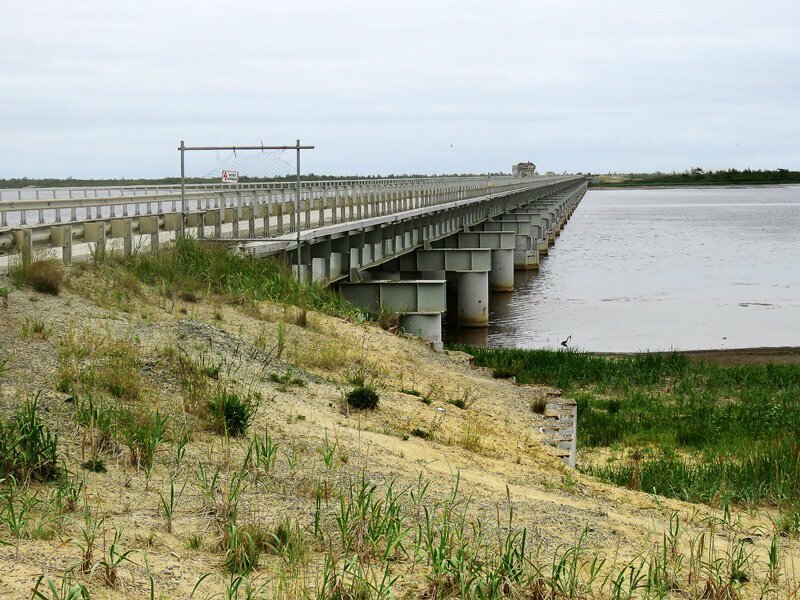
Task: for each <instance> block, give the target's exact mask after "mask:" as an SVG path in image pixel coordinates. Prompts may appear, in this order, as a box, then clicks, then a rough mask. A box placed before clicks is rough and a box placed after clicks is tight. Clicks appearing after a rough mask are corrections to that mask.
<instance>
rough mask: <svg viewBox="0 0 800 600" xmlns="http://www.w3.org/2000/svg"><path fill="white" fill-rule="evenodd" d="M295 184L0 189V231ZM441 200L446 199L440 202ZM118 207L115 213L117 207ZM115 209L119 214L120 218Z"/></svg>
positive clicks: (257, 198)
mask: <svg viewBox="0 0 800 600" xmlns="http://www.w3.org/2000/svg"><path fill="white" fill-rule="evenodd" d="M548 179H552V178H548V177H544V176H537V177H529V178H525V179H523V180H521V179H519V178H512V177H494V178H487V177H484V176H472V177H430V178H428V177H424V178H401V179H359V180H333V181H304V182H301V192H300V193H301V200H307V199H320V198H331V197H333V196H335V195H337V194H340V195H348V196H352V197H364V196H366V195H368V194H377V195H383V194H389V193H401V194H402V193H404V192H414V193H418V194H421V193H424V192H428V191H436V192H439V193H440V194H449V193H450V192H454V191H457V190H461V191H462V192H466V191H467V190H473V189H478V188H480V187H483V188H487V189H489V188H491V187H493V188H494V189H495V190H497V191H502V190H506V189H509V186H513V185H517V186H521V185H528V184H530V182H531V181H538V180H548ZM295 186H296V184H295V182H272V181H265V182H255V183H243V184H224V183H212V184H189V185H187V186H186V197H187V201H186V205H185V206H180V204H181V202H180V200H181V198H180V191H181V190H180V185H157V186H113V187H108V186H102V187H57V188H18V189H5V190H0V228H7V227H18V226H27V225H45V224H49V223H65V222H81V221H85V220H90V219H99V218H115V217H118V216H122V217H124V216H129V215H132V216H135V215H139V214H156V213H164V212H177V211H179V210H180V211H181V212H187V211H191V210H201V209H208V208H221V207H231V206H253V205H255V204H259V203H264V202H266V201H269V200H272V201H274V202H276V201H282V202H293V201H294V196H295V194H296V190H295ZM443 201H444V200H443ZM117 207H119V209H118V208H117ZM118 210H121V211H122V212H121V213H119V212H118Z"/></svg>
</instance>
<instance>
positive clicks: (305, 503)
mask: <svg viewBox="0 0 800 600" xmlns="http://www.w3.org/2000/svg"><path fill="white" fill-rule="evenodd" d="M2 285H8V283H7V282H5V281H3V280H2V279H0V286H2ZM115 285H116V284H115V283H114V281H113V280H109V279H108V278H106V279H104V278H103V277H98V276H96V275H94V274H92V273H91V272H81V271H77V270H76V271H74V272H73V273H72V275H71V284H70V287H69V289H67V290H64V291H62V293H61V295H60V296H58V297H51V296H43V295H39V294H35V293H33V292H31V291H30V290H14V291H13V292H12V293H11V295H10V298H9V305H8V307H6V308H3V307H2V305H0V352H2V351H8V352H10V354H11V361H10V368H9V370H8V371H7V372H6V373H5V374H2V375H0V411H2V413H3V414H4V415H11V414H13V412H14V410H15V407H16V406H18V405H19V404H20V403H21V402H23V401H24V399H25V397H30V396H31V395H35V394H36V393H41V397H40V404H41V406H42V408H43V410H44V411H45V412H44V415H45V418H46V420H47V422H48V423H49V425H50V426H51V427H53V428H54V429H55V430H57V431H58V432H59V433H60V434H61V445H62V448H63V450H64V452H65V453H66V454H67V456H68V459H67V460H68V466H69V468H70V470H73V471H79V472H83V473H86V472H85V471H82V470H81V469H80V467H79V466H78V465H79V463H80V458H81V447H82V437H81V436H82V429H81V428H80V427H79V426H78V425H77V424H76V423H75V421H74V418H73V412H74V408H73V405H72V403H70V402H67V401H66V400H67V399H68V395H66V394H62V393H60V392H57V391H55V383H56V371H57V368H58V362H59V358H58V351H59V344H60V343H61V342H62V341H63V340H64V339H66V337H67V336H68V335H70V334H73V335H75V336H78V337H79V338H80V339H83V340H103V339H127V340H129V341H131V343H133V344H135V345H137V346H139V347H140V352H141V356H142V380H143V385H144V390H145V393H144V397H143V399H140V400H139V402H142V403H146V404H148V405H152V406H158V407H160V408H161V410H163V411H165V412H166V413H167V414H170V415H171V417H172V419H173V427H174V428H175V429H178V428H180V427H181V426H184V427H186V428H188V429H190V430H192V431H193V437H192V440H191V442H190V443H189V444H188V446H187V448H188V450H187V456H186V458H185V459H184V460H183V463H182V465H181V466H180V467H179V468H177V469H176V468H175V466H174V463H173V450H172V448H171V447H170V445H169V444H164V445H163V447H162V449H161V450H160V452H159V453H158V455H157V459H156V468H155V470H154V473H153V476H152V479H151V480H150V481H149V482H148V481H147V478H146V476H145V474H144V473H143V472H141V471H139V472H137V471H136V470H135V469H134V468H133V467H131V466H130V465H129V464H128V461H127V460H126V455H125V453H124V452H122V451H120V452H118V453H110V454H107V455H106V457H105V460H106V463H107V466H108V467H109V470H108V472H107V473H103V474H94V473H87V475H86V476H87V487H86V490H87V498H88V502H89V504H90V505H91V506H92V507H94V508H97V509H98V510H99V511H100V512H101V513H103V514H105V515H106V521H105V529H106V530H107V533H106V544H108V543H110V535H111V534H110V530H111V527H112V526H119V525H120V524H124V525H125V529H124V536H123V541H124V548H125V549H133V550H134V552H133V554H132V555H131V557H132V559H133V563H126V564H124V566H123V567H122V568H121V575H122V587H120V588H119V589H116V590H114V589H110V588H108V587H107V586H104V585H103V583H102V581H101V578H100V576H99V574H95V575H94V576H93V577H92V579H91V580H90V581H89V586H90V588H91V589H92V593H93V596H92V597H101V598H102V597H109V598H111V597H118V598H123V597H125V598H132V597H143V598H144V597H148V596H147V594H148V591H149V588H148V579H147V576H146V570H145V564H149V565H150V572H151V573H152V575H153V577H154V580H155V589H156V596H157V595H158V594H159V593H163V594H164V595H165V597H169V598H182V597H187V596H188V594H189V592H190V591H191V589H192V587H193V586H194V584H195V582H196V581H197V580H198V579H199V578H200V577H201V576H202V575H203V574H205V573H213V574H214V575H213V577H211V578H209V579H208V580H207V581H206V582H205V583H204V586H203V590H204V593H205V591H209V592H210V591H212V590H214V589H217V590H219V589H221V583H220V581H221V579H222V577H221V569H220V561H221V554H220V552H219V550H218V534H217V533H216V532H215V529H214V527H213V525H212V524H211V523H210V521H209V519H208V518H207V517H206V516H204V515H203V513H202V511H201V510H200V498H199V494H198V492H197V490H196V487H195V486H194V484H193V475H192V472H193V470H194V468H195V467H196V465H197V464H199V463H203V464H206V465H219V466H221V467H222V468H223V470H224V469H225V468H230V466H231V465H233V464H238V463H240V462H241V459H242V456H243V454H244V450H243V448H242V447H241V444H240V443H239V442H236V441H233V442H231V443H230V444H229V445H226V443H225V441H224V440H223V439H222V438H221V437H220V436H218V435H215V434H213V433H211V432H208V431H205V430H204V429H203V428H202V427H200V426H199V424H198V423H197V422H196V420H194V419H193V418H192V417H189V416H187V415H186V414H185V413H184V412H183V411H182V410H181V398H180V395H181V389H180V385H179V382H178V378H177V376H176V375H175V373H174V371H171V370H170V369H169V368H168V367H167V366H165V360H164V359H163V351H164V348H165V347H168V346H172V347H178V348H180V349H182V351H185V352H186V353H188V354H190V355H193V356H195V357H205V358H208V359H213V360H219V359H220V357H224V363H223V369H222V370H223V372H224V373H225V374H226V376H227V377H228V378H229V379H230V381H231V382H233V383H235V384H236V385H238V386H241V387H242V388H248V389H256V390H258V391H259V392H260V394H261V396H262V398H263V401H262V402H261V404H260V406H259V409H258V411H257V416H256V420H255V423H254V425H253V426H252V431H260V430H263V428H264V427H265V426H268V427H269V428H270V430H271V431H273V432H274V434H275V436H276V438H277V439H278V440H279V443H280V445H281V450H280V453H279V459H278V463H277V465H278V466H277V471H276V473H275V474H274V475H273V476H271V477H270V478H269V481H268V482H266V483H264V484H263V485H260V486H259V487H258V488H257V489H252V490H251V492H250V493H248V494H247V495H246V497H245V500H244V505H245V507H246V514H247V516H248V518H249V519H251V520H253V521H258V522H264V523H275V522H277V521H278V520H280V519H282V518H283V517H284V516H287V515H290V516H292V517H297V518H299V519H300V520H301V521H302V522H304V523H306V524H308V523H309V522H310V519H311V514H312V511H313V506H314V493H313V490H314V488H315V486H316V485H317V483H318V482H319V481H321V480H323V479H327V478H330V479H331V482H330V485H331V487H334V485H335V481H342V480H344V479H345V478H346V477H347V476H348V475H351V474H357V473H358V472H359V470H360V469H364V470H365V472H366V473H367V474H368V476H369V478H370V480H372V481H373V482H375V483H377V484H378V485H379V487H384V486H385V485H387V484H388V482H389V481H395V485H396V486H398V487H401V488H402V487H404V486H413V485H415V484H416V482H417V480H418V477H419V475H420V473H422V475H423V477H424V478H427V479H429V480H430V481H431V488H430V495H431V497H432V498H436V497H444V496H445V495H446V494H447V493H448V491H449V490H450V488H451V486H452V485H453V482H454V479H455V475H456V473H458V474H460V481H461V489H462V490H463V492H464V494H465V496H471V498H472V508H471V510H472V511H473V512H474V514H475V517H476V518H477V519H480V520H481V521H482V522H483V523H486V524H487V527H491V526H492V524H493V523H494V522H495V521H496V514H497V511H498V507H499V508H500V509H502V510H503V511H505V509H506V507H507V494H508V495H509V496H510V499H511V501H512V503H513V505H514V511H515V523H516V525H518V526H520V527H522V526H524V527H527V528H528V531H529V535H530V536H531V540H532V544H533V545H534V546H536V545H541V552H542V555H543V556H545V557H549V556H551V555H552V554H553V553H554V552H555V551H556V550H557V549H558V548H559V547H562V546H564V545H570V544H573V543H574V542H575V540H576V539H577V537H578V536H579V535H580V533H581V532H582V531H583V530H584V528H587V531H588V533H587V541H586V543H587V545H588V546H589V547H590V548H592V549H597V550H600V551H601V552H602V553H604V554H605V555H606V556H607V557H608V559H609V562H611V561H612V560H614V559H615V557H616V560H617V561H619V562H622V561H624V560H627V559H630V558H633V557H634V556H637V555H640V554H641V553H643V552H646V551H647V550H648V548H649V547H650V546H651V545H652V544H654V543H657V542H659V541H660V539H661V533H662V531H663V530H664V528H665V526H666V524H667V523H668V520H669V515H670V513H671V512H672V511H678V512H679V514H680V515H681V519H682V521H683V522H684V523H685V524H686V526H687V528H688V530H689V533H690V534H696V533H697V532H699V531H701V530H703V529H704V528H706V527H707V526H708V523H709V522H710V521H709V520H708V519H706V518H705V517H704V515H708V514H709V513H710V512H712V511H710V509H708V508H707V507H701V506H694V505H688V504H684V503H680V502H676V501H673V500H667V499H663V498H656V497H652V496H648V495H645V494H640V493H633V492H629V491H627V490H622V489H619V488H614V487H611V486H607V485H604V484H601V483H599V482H597V481H594V480H593V479H591V478H588V477H586V476H583V475H581V474H579V473H577V472H575V471H573V470H571V469H569V468H567V467H565V466H564V465H563V464H562V463H561V462H560V461H559V460H558V459H556V458H555V457H554V456H553V455H552V454H551V453H550V451H549V450H548V449H546V448H545V447H544V446H543V445H542V443H541V436H540V434H539V432H538V428H539V426H540V425H541V424H542V419H541V417H540V416H539V415H536V414H535V413H533V412H532V411H531V410H530V402H531V400H532V399H533V398H534V397H536V396H537V395H541V394H545V393H547V389H546V388H537V387H531V386H526V387H521V386H516V385H514V384H513V383H510V382H508V381H502V380H494V379H492V378H491V376H490V375H489V374H488V373H487V372H485V371H483V370H481V369H474V368H471V367H470V366H469V361H468V360H467V357H465V356H464V355H460V354H453V355H450V354H447V353H439V354H437V353H435V352H433V351H432V350H431V349H429V348H428V347H427V346H426V345H425V344H424V343H422V342H420V341H417V340H413V339H406V338H403V337H398V336H396V335H392V334H390V333H388V332H384V331H382V330H380V329H378V328H377V327H375V326H366V325H358V324H353V323H348V322H345V321H342V320H340V319H336V318H331V317H325V316H322V315H318V314H311V315H309V323H308V326H307V327H305V328H302V327H299V326H297V325H294V324H292V322H293V320H294V319H295V311H294V310H293V309H284V308H282V307H278V306H272V305H267V304H264V305H262V306H260V307H259V311H258V314H255V312H254V311H252V310H242V309H239V308H236V307H231V306H227V305H223V304H221V303H220V302H219V301H218V300H215V299H213V298H206V299H204V300H203V301H202V302H200V303H185V302H181V301H180V300H175V301H173V300H166V299H164V298H162V297H160V296H158V295H156V294H155V293H154V292H153V291H152V290H144V291H143V292H142V294H141V295H140V296H137V295H132V296H130V297H123V298H122V299H120V298H119V297H115V295H114V293H113V292H114V289H115ZM78 292H80V293H78ZM26 319H27V321H26ZM34 320H42V321H44V323H45V324H46V326H47V327H48V329H49V334H48V335H47V336H46V337H42V336H37V335H27V336H26V335H23V329H24V326H25V324H26V322H27V323H29V324H30V323H31V322H32V321H34ZM281 320H284V321H285V323H286V325H285V331H286V346H285V349H284V351H283V353H282V355H281V357H280V359H278V358H276V357H275V356H274V354H275V353H274V352H270V350H271V349H273V348H274V346H275V344H277V340H278V328H279V321H281ZM265 341H266V344H265ZM287 369H292V370H293V372H294V373H295V374H296V375H297V376H299V377H301V378H303V379H304V380H305V381H306V382H307V385H306V386H305V387H293V386H292V387H286V388H284V387H282V386H279V385H278V384H275V383H273V382H271V381H269V380H268V378H267V377H265V375H267V374H268V373H271V372H276V373H283V372H285V371H286V370H287ZM354 369H362V370H365V371H367V372H368V373H369V374H371V375H372V376H374V377H375V378H376V379H377V380H378V381H380V382H381V385H382V387H383V391H382V395H381V404H380V407H379V409H378V410H377V411H374V412H370V413H352V412H351V413H349V414H348V413H347V411H344V410H343V409H342V404H341V398H342V389H343V379H344V376H345V374H346V373H347V372H351V371H352V370H354ZM402 389H406V390H408V389H415V390H419V391H421V392H423V393H426V392H429V391H431V390H433V394H432V396H433V399H432V402H431V404H430V405H426V404H424V403H422V402H421V401H420V399H419V398H418V397H416V396H414V395H409V394H406V393H403V392H401V391H400V390H402ZM465 393H466V394H467V396H468V397H470V398H474V403H473V404H471V406H470V407H469V408H468V409H466V410H460V409H458V408H456V407H455V406H453V405H451V404H449V403H447V402H446V399H447V398H448V397H450V398H452V397H456V396H461V395H463V394H465ZM432 427H433V429H434V435H433V436H432V438H431V439H429V440H425V439H421V438H419V437H415V436H413V435H410V433H411V431H412V430H414V429H415V428H417V429H420V430H424V431H429V430H431V428H432ZM437 427H438V428H437ZM326 433H327V434H328V435H329V436H330V438H331V439H335V440H337V441H338V468H337V469H336V470H335V471H334V472H333V473H332V474H331V473H326V472H325V469H324V465H323V464H322V459H321V456H320V451H319V449H320V447H321V446H322V445H323V443H324V439H325V435H326ZM84 441H85V440H84ZM465 446H466V448H465ZM292 455H294V456H296V457H297V464H296V466H294V467H292V466H290V464H289V463H290V459H289V458H288V457H289V456H292ZM170 472H175V473H176V475H175V476H176V479H177V480H178V481H179V482H180V481H186V482H187V484H186V487H185V489H184V492H183V495H182V497H181V501H180V503H179V505H178V510H177V517H176V522H175V528H174V532H173V533H167V532H166V530H165V527H164V524H163V519H162V517H161V516H160V514H159V511H158V506H159V502H160V500H159V496H158V492H159V491H161V492H164V491H165V490H166V489H167V487H166V486H167V485H168V484H167V481H168V476H169V473H170ZM46 491H47V490H44V491H42V492H41V494H42V497H44V496H45V492H46ZM504 514H505V512H504ZM82 518H83V517H82V515H81V514H80V513H73V514H67V515H66V516H65V518H64V523H63V526H62V527H61V528H60V530H59V531H58V532H57V534H55V535H54V536H53V537H52V539H47V540H43V539H22V540H21V541H20V543H19V547H18V548H16V547H15V542H14V540H13V539H12V538H11V537H10V535H9V533H8V531H7V530H6V529H5V528H2V529H0V536H2V539H4V540H6V541H9V542H11V545H9V546H4V547H0V596H3V597H9V598H17V597H29V595H30V589H31V587H32V585H33V583H34V582H35V580H36V578H37V576H38V575H40V574H43V573H45V574H50V575H53V576H58V575H61V574H62V573H63V572H64V571H66V570H67V569H69V568H70V567H72V566H74V565H76V564H77V563H78V562H79V560H80V551H79V549H78V547H77V545H76V543H75V542H76V541H77V540H78V539H79V536H80V524H81V523H82ZM755 526H760V527H762V528H763V531H764V532H767V531H768V530H770V524H769V521H768V520H767V518H766V516H764V515H763V514H762V515H742V516H741V524H739V525H738V526H737V527H734V528H733V529H732V530H729V531H724V530H723V529H720V534H721V536H722V537H721V538H720V546H721V547H722V546H724V545H725V544H727V543H728V542H729V541H730V540H731V539H734V538H735V537H736V536H737V535H739V536H741V535H744V534H743V533H742V532H744V531H745V530H750V529H751V528H752V527H755ZM192 534H199V535H200V536H201V537H202V539H203V545H202V548H201V549H200V550H187V549H186V541H187V539H188V538H189V536H190V535H192ZM751 537H753V541H754V545H755V547H756V552H757V554H758V555H759V556H763V555H764V553H765V552H766V549H767V548H768V544H769V539H770V538H769V535H766V534H764V535H760V536H759V535H756V536H751ZM783 544H784V557H785V558H786V560H787V561H788V562H787V565H788V566H787V568H789V569H790V570H792V571H793V570H794V566H792V562H791V561H793V560H795V558H793V557H796V555H797V551H798V547H797V543H796V542H791V541H788V540H784V542H783ZM99 545H100V546H101V548H100V549H99V550H98V551H97V553H96V555H97V556H96V557H95V558H96V559H99V558H100V557H101V555H102V542H100V544H99ZM145 554H146V561H147V563H146V562H145ZM397 568H398V570H399V571H400V572H402V565H398V567H397ZM277 569H278V567H277V566H276V565H275V564H273V562H270V561H267V562H266V564H265V565H264V567H263V568H262V569H261V571H260V577H261V578H262V580H266V579H267V578H269V577H270V576H271V575H272V574H274V573H275V572H276V571H277ZM313 577H314V570H313V569H310V571H309V573H308V578H309V581H312V580H313ZM84 579H86V578H84ZM423 584H424V581H423V578H422V576H421V575H420V574H414V575H411V574H406V575H405V576H403V577H402V578H401V580H400V583H399V584H398V589H397V592H398V595H402V594H404V593H405V594H406V595H409V596H411V597H413V596H414V595H415V594H416V593H418V592H419V590H420V589H422V586H423Z"/></svg>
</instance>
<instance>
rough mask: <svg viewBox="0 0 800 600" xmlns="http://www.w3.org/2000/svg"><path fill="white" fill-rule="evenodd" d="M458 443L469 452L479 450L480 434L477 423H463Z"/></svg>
mask: <svg viewBox="0 0 800 600" xmlns="http://www.w3.org/2000/svg"><path fill="white" fill-rule="evenodd" d="M458 445H459V446H461V447H462V448H464V450H467V451H469V452H476V453H477V452H480V450H481V436H480V433H479V431H478V427H477V425H475V424H474V423H466V424H465V425H464V427H463V429H462V430H461V436H460V437H459V439H458Z"/></svg>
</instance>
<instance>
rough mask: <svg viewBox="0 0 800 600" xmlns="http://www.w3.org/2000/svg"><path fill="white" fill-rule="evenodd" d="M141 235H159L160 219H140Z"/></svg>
mask: <svg viewBox="0 0 800 600" xmlns="http://www.w3.org/2000/svg"><path fill="white" fill-rule="evenodd" d="M139 233H140V234H142V235H146V234H148V233H149V234H153V233H158V217H157V216H156V215H148V216H146V217H139Z"/></svg>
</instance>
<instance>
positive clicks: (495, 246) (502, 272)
mask: <svg viewBox="0 0 800 600" xmlns="http://www.w3.org/2000/svg"><path fill="white" fill-rule="evenodd" d="M516 237H517V236H516V234H515V233H514V232H513V231H469V232H463V233H459V234H457V235H455V236H453V237H450V238H447V239H446V240H445V242H444V243H445V244H446V246H448V247H455V248H464V249H467V248H489V249H490V250H491V251H492V254H491V270H490V271H489V289H490V290H491V291H493V292H511V291H513V290H514V252H515V250H516Z"/></svg>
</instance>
